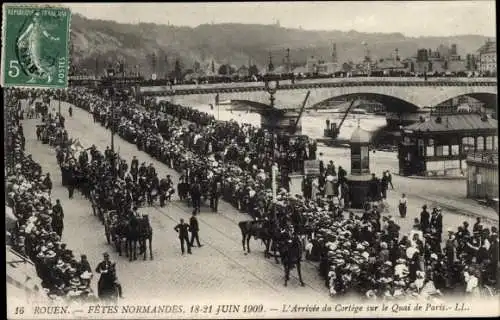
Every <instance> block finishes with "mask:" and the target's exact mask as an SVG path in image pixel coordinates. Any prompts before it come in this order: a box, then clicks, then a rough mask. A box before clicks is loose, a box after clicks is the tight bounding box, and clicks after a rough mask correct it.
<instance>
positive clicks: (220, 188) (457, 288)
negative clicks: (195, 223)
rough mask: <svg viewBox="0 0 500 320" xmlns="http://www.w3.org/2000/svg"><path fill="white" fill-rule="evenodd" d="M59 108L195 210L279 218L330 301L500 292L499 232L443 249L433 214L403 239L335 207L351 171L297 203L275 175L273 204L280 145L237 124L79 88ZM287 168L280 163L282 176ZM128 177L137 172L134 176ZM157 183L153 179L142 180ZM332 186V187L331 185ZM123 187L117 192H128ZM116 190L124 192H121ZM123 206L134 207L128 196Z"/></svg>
mask: <svg viewBox="0 0 500 320" xmlns="http://www.w3.org/2000/svg"><path fill="white" fill-rule="evenodd" d="M63 99H65V100H66V101H68V102H70V103H72V104H74V105H76V106H77V107H79V108H82V109H84V110H87V111H89V112H90V113H92V114H93V117H94V120H95V122H100V123H101V125H103V126H106V127H108V128H111V127H114V128H115V129H116V132H117V133H118V134H119V135H120V136H122V137H123V138H124V139H126V140H127V141H129V142H131V143H134V144H136V145H137V148H138V150H142V151H145V152H147V153H149V154H150V155H152V156H153V157H155V158H157V159H158V160H160V161H161V162H163V163H165V164H166V165H167V166H169V167H170V168H173V169H175V170H176V171H178V172H180V175H181V178H180V181H179V184H178V185H177V191H178V194H179V197H180V198H181V199H183V200H184V199H186V200H188V202H189V203H190V205H192V206H193V207H194V209H195V211H199V210H200V207H201V199H202V198H207V199H208V198H209V199H211V201H210V202H211V203H210V204H211V207H212V209H213V210H214V211H217V201H218V198H219V196H222V197H223V198H224V199H225V200H226V201H228V202H229V203H232V204H233V205H234V206H235V207H237V208H238V209H240V210H242V211H245V212H247V213H249V214H250V215H251V216H252V217H254V218H256V219H266V218H267V219H274V217H278V220H279V223H280V225H282V226H283V225H287V226H291V228H292V230H295V232H298V233H301V234H305V235H306V245H305V248H306V252H307V253H306V255H307V258H308V259H310V260H316V261H319V262H320V273H321V274H322V275H323V276H324V278H325V285H326V286H327V287H328V288H329V290H330V294H331V295H332V296H339V295H349V294H355V295H362V296H364V297H366V298H367V299H376V298H381V299H385V300H394V299H407V298H409V297H424V298H427V297H432V296H436V295H438V296H439V295H443V294H448V293H450V294H451V293H466V294H469V295H473V296H474V295H478V294H480V293H481V292H483V290H485V288H487V287H489V288H493V287H495V286H497V285H498V281H497V276H498V272H497V270H498V259H499V258H498V230H497V229H496V228H495V227H491V228H486V227H485V226H483V225H482V223H481V222H480V221H478V223H477V224H476V225H475V226H474V230H473V231H472V232H470V231H469V230H468V229H467V228H468V226H466V225H464V226H460V227H459V228H458V230H453V229H448V230H447V232H448V235H447V237H446V238H445V239H446V241H445V246H444V247H443V245H442V244H443V241H442V240H443V239H442V238H443V225H442V216H441V212H440V209H439V208H438V207H436V208H433V210H432V211H433V212H432V213H431V214H428V215H427V214H426V213H423V214H421V216H420V219H418V221H415V225H414V228H413V230H412V231H411V233H410V234H402V232H401V231H400V227H399V226H398V225H397V223H396V222H395V219H394V218H393V217H391V216H388V215H383V214H382V212H381V210H380V209H379V208H378V207H377V206H367V207H366V208H365V210H364V213H363V214H362V215H358V214H354V213H352V212H348V211H347V210H346V203H345V202H347V203H348V201H344V203H342V201H339V198H340V199H342V197H341V196H337V192H338V193H339V194H348V192H347V191H345V190H342V188H347V187H348V186H344V185H346V175H347V172H346V171H345V170H344V169H342V168H340V167H339V168H338V169H337V170H336V168H335V167H334V166H333V163H330V164H328V165H327V166H324V167H323V169H322V172H323V173H322V176H323V177H324V179H323V178H321V179H317V180H313V182H312V188H311V192H310V193H309V191H308V192H306V193H305V194H303V195H292V194H290V193H289V192H288V191H287V189H288V188H287V187H288V185H287V181H286V176H287V175H286V174H283V170H281V172H282V176H284V178H283V179H278V182H279V184H280V186H279V188H278V189H279V191H278V194H277V197H276V201H273V200H272V198H273V197H272V191H271V177H270V175H269V172H270V171H271V170H270V168H271V166H272V164H273V155H274V159H275V161H276V160H277V159H279V157H278V156H276V155H277V154H278V153H279V151H283V150H284V149H285V148H283V147H278V146H279V143H276V144H275V145H274V148H273V141H276V140H277V139H276V138H277V137H272V136H271V135H269V134H268V133H266V132H264V131H262V130H259V129H256V128H254V127H251V126H248V125H241V124H238V123H236V122H234V121H229V122H220V121H215V119H213V117H212V116H210V115H209V114H207V113H203V112H200V111H197V110H195V109H192V108H188V107H183V106H179V105H174V104H170V103H168V102H163V103H162V104H161V105H160V106H157V107H156V106H150V108H148V110H144V108H142V107H140V106H137V105H134V104H132V103H130V102H128V101H126V100H125V99H124V100H122V101H119V102H116V101H115V102H114V105H112V102H111V101H110V100H109V99H106V98H103V97H101V96H99V95H98V94H96V93H93V92H92V91H90V90H88V89H83V88H72V89H69V90H68V91H67V92H66V93H65V94H64V95H63ZM155 107H156V108H155ZM283 145H286V144H282V146H283ZM273 149H274V151H275V154H273V153H272V151H273ZM285 152H286V151H285ZM305 152H306V154H307V153H308V150H305ZM314 152H315V150H314ZM314 152H313V153H314ZM83 153H85V152H83ZM83 153H82V154H83ZM105 154H106V152H105ZM309 155H310V156H311V152H309ZM104 157H106V156H104ZM308 158H309V157H308ZM310 158H315V157H313V156H311V157H310ZM283 159H284V158H283ZM63 160H64V159H63ZM74 161H75V162H76V160H74ZM136 161H137V160H136ZM279 161H280V160H277V162H279ZM63 162H64V161H63ZM93 162H94V161H93V160H92V161H90V163H93ZM107 163H108V164H109V165H111V166H113V165H114V169H110V171H111V172H112V171H113V170H117V171H118V172H120V164H122V163H123V162H122V160H119V159H116V160H113V161H108V162H107ZM287 165H288V164H287V163H286V160H284V162H283V163H282V164H281V167H282V168H283V167H284V168H286V167H287ZM135 166H137V167H138V163H136V164H134V167H135ZM125 167H126V162H125V164H124V165H123V168H124V169H123V170H122V175H123V179H124V180H125V179H127V175H128V174H130V177H129V180H131V181H136V180H139V181H140V177H142V176H143V175H140V174H139V171H143V172H148V169H149V168H148V166H146V164H143V165H141V167H142V168H143V169H138V170H136V171H135V170H134V171H132V170H130V171H129V173H127V170H126V169H125ZM131 167H132V164H131ZM149 170H151V171H154V168H153V169H149ZM133 172H137V173H136V174H135V176H134V173H133ZM335 176H336V177H335ZM153 177H154V175H153ZM330 177H331V178H330ZM104 180H105V179H104ZM153 180H154V181H157V180H158V177H154V178H151V179H149V178H146V181H153ZM320 180H321V182H320ZM323 180H324V181H323ZM334 180H335V182H336V184H335V185H333V184H332V185H329V183H330V182H332V181H334ZM375 180H377V179H375ZM314 181H316V182H314ZM323 183H324V184H323ZM314 184H317V185H318V186H317V187H316V186H315V185H314ZM320 184H323V185H322V186H321V185H320ZM330 184H331V183H330ZM126 185H127V184H126V183H125V184H124V185H123V186H125V187H124V188H125V189H127V190H128V187H126ZM146 185H149V184H148V183H146ZM379 185H382V186H383V188H382V189H381V188H379V187H378V186H379ZM389 185H391V186H392V181H391V180H390V177H389V176H388V175H387V174H384V177H383V179H382V181H381V182H380V183H378V182H377V189H376V190H375V187H373V191H371V192H373V193H374V194H375V193H376V194H377V197H378V195H380V198H383V197H384V192H383V189H384V188H385V190H387V187H388V186H389ZM374 186H375V184H374ZM337 187H339V188H337ZM115 188H116V189H118V190H120V186H115ZM171 189H172V184H171V183H169V190H171ZM335 189H336V190H337V191H335ZM144 190H146V191H145V192H142V194H143V195H144V194H145V196H146V197H148V194H149V195H151V196H154V195H156V194H157V192H158V191H159V183H156V182H154V183H153V184H151V185H149V187H146V189H144ZM127 194H128V193H127V192H124V193H123V195H127ZM317 194H319V196H317ZM315 196H316V197H315ZM139 197H140V196H139ZM129 198H130V199H131V201H133V200H134V199H138V197H135V198H134V196H133V195H131V196H130V197H129ZM343 200H346V199H345V198H344V199H343ZM153 201H154V199H153ZM149 204H153V203H152V202H151V203H149ZM424 211H425V210H424ZM271 213H273V214H271ZM400 214H401V211H400ZM405 215H406V212H405ZM401 216H403V214H401ZM490 292H492V291H490Z"/></svg>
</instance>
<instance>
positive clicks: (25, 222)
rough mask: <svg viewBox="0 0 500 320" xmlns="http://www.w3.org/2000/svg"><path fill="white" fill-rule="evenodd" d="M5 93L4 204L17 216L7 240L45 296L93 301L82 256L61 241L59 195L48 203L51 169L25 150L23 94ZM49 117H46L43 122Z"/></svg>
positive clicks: (67, 299) (50, 124)
mask: <svg viewBox="0 0 500 320" xmlns="http://www.w3.org/2000/svg"><path fill="white" fill-rule="evenodd" d="M5 92H6V93H5V95H6V96H5V99H4V101H5V105H4V114H5V116H6V119H5V120H6V137H5V138H6V139H5V150H6V152H5V156H6V159H5V160H6V161H5V163H6V166H5V170H6V205H7V206H8V207H10V208H11V209H12V212H13V214H14V215H15V217H16V219H17V221H16V224H15V226H14V227H13V228H12V229H10V230H6V232H7V245H9V246H10V247H11V248H12V249H13V250H15V251H17V252H18V253H19V254H21V255H23V256H25V257H27V258H29V259H30V260H31V261H32V262H33V263H34V265H35V268H36V272H37V274H38V276H39V277H40V279H41V284H42V287H43V290H45V292H46V293H47V295H48V297H49V298H51V299H63V300H65V301H93V299H95V296H94V294H93V292H92V289H91V287H90V283H91V280H92V277H93V274H92V270H91V268H90V265H89V262H88V261H87V258H86V255H81V257H80V259H78V258H77V257H76V256H75V254H74V253H73V251H72V250H70V249H69V248H67V245H66V244H65V243H64V242H62V240H61V237H62V234H63V230H64V210H63V207H62V205H61V202H60V200H59V199H57V200H56V202H55V203H53V202H52V199H51V190H52V181H51V178H50V174H49V173H46V174H43V172H42V167H41V166H40V164H39V163H37V162H36V161H34V160H33V159H32V156H31V155H29V154H26V152H25V137H24V131H23V125H22V122H21V121H22V118H23V116H22V113H23V112H22V110H21V104H20V100H21V99H23V98H24V99H26V98H27V97H28V95H27V94H26V92H25V91H21V90H17V89H13V90H6V91H5ZM42 116H44V117H45V116H47V114H46V113H45V112H44V113H43V114H42ZM53 121H54V120H53V119H52V120H50V119H49V118H48V117H47V120H46V122H47V125H48V126H52V125H53V124H54V122H53Z"/></svg>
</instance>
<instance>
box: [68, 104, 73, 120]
mask: <svg viewBox="0 0 500 320" xmlns="http://www.w3.org/2000/svg"><path fill="white" fill-rule="evenodd" d="M68 113H69V117H70V118H72V117H73V108H71V106H69V109H68Z"/></svg>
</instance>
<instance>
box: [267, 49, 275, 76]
mask: <svg viewBox="0 0 500 320" xmlns="http://www.w3.org/2000/svg"><path fill="white" fill-rule="evenodd" d="M273 70H274V65H273V56H272V54H271V52H269V64H268V65H267V71H269V72H272V71H273Z"/></svg>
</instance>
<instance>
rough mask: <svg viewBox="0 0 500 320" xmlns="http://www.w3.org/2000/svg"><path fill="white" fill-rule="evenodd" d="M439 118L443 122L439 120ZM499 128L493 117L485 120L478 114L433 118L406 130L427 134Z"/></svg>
mask: <svg viewBox="0 0 500 320" xmlns="http://www.w3.org/2000/svg"><path fill="white" fill-rule="evenodd" d="M439 118H440V119H441V121H439V120H438V119H439ZM497 128H498V121H497V120H495V119H492V118H491V117H486V118H483V117H482V116H481V115H480V114H478V113H464V114H449V115H441V116H439V115H438V116H432V117H431V118H430V119H429V120H427V121H424V122H417V123H414V124H411V125H409V126H406V127H404V129H405V130H413V131H427V132H443V131H469V130H470V131H474V130H488V129H490V130H496V129H497Z"/></svg>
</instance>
